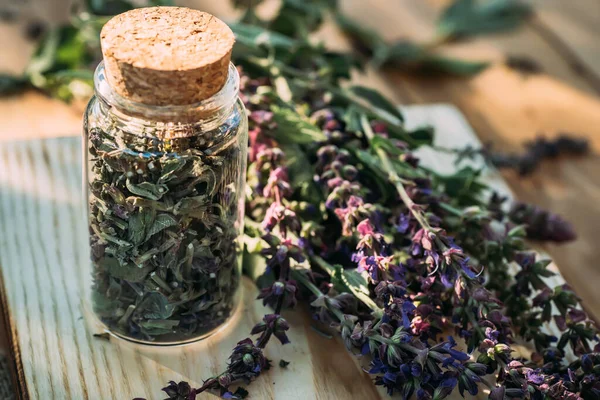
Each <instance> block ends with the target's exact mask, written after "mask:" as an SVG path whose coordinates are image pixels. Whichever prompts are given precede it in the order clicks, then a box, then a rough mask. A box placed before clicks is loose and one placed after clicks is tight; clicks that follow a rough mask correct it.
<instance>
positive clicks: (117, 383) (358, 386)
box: [0, 106, 507, 399]
mask: <svg viewBox="0 0 600 400" xmlns="http://www.w3.org/2000/svg"><path fill="white" fill-rule="evenodd" d="M405 111H406V114H407V121H408V122H409V124H411V125H420V124H423V123H428V124H433V125H434V126H435V127H436V129H437V130H438V132H439V138H438V144H440V145H445V146H448V145H449V146H452V145H455V144H456V140H457V139H458V141H459V142H460V143H461V144H473V145H475V146H476V145H477V144H478V141H477V138H476V136H475V134H474V133H473V131H472V130H471V129H470V128H469V126H468V124H467V123H466V122H465V120H464V118H462V117H461V115H460V113H459V112H458V111H457V110H456V109H455V108H453V107H449V106H433V107H419V106H417V107H410V108H407V109H406V110H405ZM421 156H422V157H423V159H425V160H429V161H428V162H429V164H430V165H431V166H432V167H434V168H441V169H443V170H445V171H448V170H449V169H451V168H453V163H452V160H451V159H448V158H445V157H439V156H437V155H436V156H432V155H431V154H429V155H428V154H427V152H423V153H422V154H421ZM426 162H427V161H426ZM80 171H81V164H80V142H79V140H78V139H75V138H72V139H51V140H36V141H19V142H3V143H0V187H2V188H3V190H2V191H1V193H0V229H1V231H0V266H1V269H2V279H3V280H4V282H10V284H9V285H7V286H5V288H4V289H5V292H6V296H7V312H8V315H9V323H10V328H11V331H12V332H13V335H12V349H13V352H14V356H15V357H17V360H18V362H19V365H21V366H22V371H23V376H22V377H21V378H22V379H23V380H22V382H21V384H22V389H23V390H24V393H25V395H26V398H29V399H67V398H68V399H128V398H133V397H136V396H141V397H146V398H148V399H155V398H160V388H161V387H162V386H164V384H165V383H166V382H167V381H168V380H175V381H178V380H181V379H185V380H188V381H190V382H192V383H193V384H195V385H200V384H201V381H202V379H203V378H207V377H209V376H212V375H214V374H217V373H219V372H220V371H221V370H222V369H224V368H225V366H226V359H227V357H228V355H229V353H230V351H231V349H232V348H233V346H234V344H235V343H236V342H237V341H238V340H241V339H243V338H244V337H245V335H246V334H247V333H248V332H249V331H250V329H251V328H252V326H253V325H254V324H255V323H256V322H258V321H259V320H260V318H261V317H262V315H264V314H265V313H266V312H267V310H266V309H265V308H264V307H263V306H262V305H261V302H259V301H256V300H255V298H256V295H257V290H256V289H255V287H254V286H253V284H252V283H251V282H250V281H248V280H245V281H244V302H243V309H242V310H241V312H239V313H237V314H236V316H235V317H234V319H233V321H232V322H230V323H229V324H228V326H227V327H226V328H225V329H224V330H222V331H221V332H219V333H217V334H216V335H214V336H213V337H211V338H209V339H207V340H205V341H202V342H200V343H196V344H192V345H188V346H184V347H167V348H165V347H156V348H155V347H147V346H140V345H134V344H131V343H129V342H124V341H121V340H111V341H110V342H108V341H104V340H101V339H97V338H94V337H93V336H92V334H93V333H95V332H100V331H101V329H100V327H98V326H96V325H94V323H93V321H92V319H91V318H90V315H89V313H88V312H87V311H86V301H85V299H86V296H87V288H88V287H89V279H88V272H89V269H88V268H89V264H88V258H87V257H88V254H87V251H88V245H87V236H86V226H85V225H84V221H85V219H84V218H82V215H83V207H82V206H83V204H82V203H83V200H82V199H81V195H80V193H81V190H80V185H81V172H80ZM490 179H492V180H494V182H495V185H496V186H497V188H498V190H500V191H502V192H504V193H507V188H506V185H505V184H504V183H503V182H502V180H498V175H497V174H496V175H493V174H492V175H490ZM285 317H286V318H287V319H288V320H289V322H290V324H291V326H292V328H291V330H290V339H291V341H292V344H291V345H287V346H280V345H279V344H277V343H272V344H270V345H269V346H268V347H267V349H266V355H267V357H269V358H271V359H273V360H274V362H275V366H274V367H273V369H272V370H271V371H269V372H268V373H265V374H264V375H263V376H262V377H260V378H259V379H258V380H257V381H256V382H255V383H253V384H252V386H251V393H252V398H256V399H275V398H277V399H304V398H318V399H341V398H352V397H353V398H360V399H380V398H385V395H384V394H383V393H382V392H381V391H378V390H377V389H376V388H375V387H374V386H373V385H372V382H371V380H370V379H369V377H368V375H367V374H366V373H364V372H363V371H362V370H361V369H360V367H358V364H357V363H355V362H354V361H353V359H354V357H353V356H351V355H350V354H349V353H348V352H347V351H346V349H345V348H344V346H343V345H342V343H340V342H339V341H332V340H330V339H327V338H325V337H323V336H321V335H319V334H318V333H317V332H316V331H315V330H313V329H312V328H311V323H312V322H311V319H310V317H309V316H308V313H307V312H305V310H302V309H299V310H295V311H290V312H288V313H286V314H285ZM280 359H285V360H288V361H291V364H290V366H289V367H288V368H287V369H282V368H280V367H279V366H277V363H278V362H279V360H280ZM201 398H210V397H209V395H206V396H201Z"/></svg>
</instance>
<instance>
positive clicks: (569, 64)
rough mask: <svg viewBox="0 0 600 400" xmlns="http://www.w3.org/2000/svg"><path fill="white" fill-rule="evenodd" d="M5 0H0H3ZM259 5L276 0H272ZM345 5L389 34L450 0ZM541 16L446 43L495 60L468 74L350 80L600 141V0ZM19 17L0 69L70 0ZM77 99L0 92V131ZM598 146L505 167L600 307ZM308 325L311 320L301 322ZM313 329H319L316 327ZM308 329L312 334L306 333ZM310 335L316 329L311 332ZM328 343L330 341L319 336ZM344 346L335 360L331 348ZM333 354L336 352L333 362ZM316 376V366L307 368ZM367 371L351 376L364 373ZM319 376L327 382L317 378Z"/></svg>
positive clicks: (511, 128) (528, 134)
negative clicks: (565, 226)
mask: <svg viewBox="0 0 600 400" xmlns="http://www.w3.org/2000/svg"><path fill="white" fill-rule="evenodd" d="M2 1H5V0H0V5H1V4H3V3H2ZM225 3H227V2H225V1H221V2H214V1H209V0H204V1H202V0H196V1H193V0H188V1H181V2H179V4H182V5H190V6H193V7H197V8H201V9H204V10H206V11H209V12H213V13H215V14H216V15H218V16H221V17H224V18H225V19H227V18H231V16H232V13H233V11H232V9H231V8H230V7H229V6H228V5H227V4H225ZM266 3H267V4H266V5H265V6H266V7H268V6H270V5H271V6H272V4H269V3H272V2H270V1H267V2H266ZM341 3H343V10H344V12H346V13H347V14H348V15H350V16H352V17H354V18H357V19H359V20H360V21H362V22H363V23H364V24H366V25H369V26H371V27H373V28H374V29H376V30H378V31H379V32H380V33H381V34H382V35H383V36H385V37H386V38H387V39H390V40H393V39H397V38H401V37H408V38H414V39H420V40H424V39H427V38H430V37H431V36H432V35H433V29H434V28H433V21H434V20H435V17H436V15H437V14H438V12H439V10H440V9H441V8H442V7H443V6H444V5H445V4H446V3H447V1H442V0H418V1H415V0H395V1H390V0H369V1H365V0H344V1H342V2H341ZM534 3H535V4H536V16H535V18H533V19H532V21H530V22H528V23H527V24H526V25H525V27H524V28H522V29H520V30H518V31H516V32H514V33H510V34H507V35H502V36H498V35H494V36H487V37H485V38H481V39H477V40H475V41H472V42H469V43H463V44H456V45H452V46H451V47H450V48H449V49H448V52H450V53H451V54H454V55H461V56H464V57H470V58H481V59H493V60H497V61H498V64H497V65H495V66H494V67H492V68H489V69H488V70H486V71H485V72H483V73H482V74H480V75H478V76H477V77H475V78H472V79H468V80H467V79H453V78H442V79H431V78H429V79H425V78H415V77H411V76H408V75H405V74H402V73H399V72H395V71H385V72H383V73H375V72H373V71H369V72H368V73H367V75H366V76H357V77H356V80H358V81H361V82H363V83H368V84H369V85H371V86H375V87H377V88H379V89H381V90H382V91H384V92H385V93H386V94H387V95H388V96H389V97H390V98H392V99H394V100H395V101H397V102H399V103H404V104H414V103H417V104H418V103H431V102H449V103H453V104H455V105H456V106H457V107H459V108H460V110H461V111H462V112H463V113H464V114H465V115H466V117H467V119H468V121H469V123H470V124H471V125H472V126H473V127H474V128H475V130H476V132H477V134H478V135H479V137H480V138H481V140H482V141H484V142H485V141H493V142H494V143H495V144H496V146H497V148H499V149H503V150H516V149H518V148H519V146H520V144H521V143H522V142H523V141H525V140H527V139H531V138H533V137H535V136H536V135H537V134H539V133H546V134H548V135H553V134H555V133H557V132H561V131H566V132H572V133H576V134H581V135H585V136H587V137H588V138H589V139H590V141H591V143H592V146H593V148H594V150H595V152H598V151H599V150H600V100H599V98H598V95H600V24H599V23H598V22H600V2H598V0H572V1H568V2H567V1H564V0H544V1H536V2H534ZM28 4H29V5H28V6H27V8H28V9H29V10H28V12H27V13H26V15H27V17H23V18H21V19H20V20H19V22H18V23H15V24H10V25H8V24H0V49H1V50H0V71H1V72H3V71H12V72H18V71H20V70H22V68H23V67H24V65H25V63H26V62H27V59H28V57H29V54H30V53H31V51H32V49H33V46H32V44H31V43H29V42H27V41H26V40H25V39H24V38H23V35H22V31H23V24H24V23H25V22H27V21H28V20H30V19H31V18H34V17H37V18H47V19H48V21H51V22H56V21H60V20H64V19H65V18H66V15H67V11H68V1H66V0H65V1H60V0H56V1H47V0H30V1H29V2H28ZM320 36H321V37H322V38H324V39H325V40H326V41H327V42H328V43H329V44H330V45H331V46H333V47H341V48H344V47H345V46H346V42H345V41H344V39H343V38H342V37H341V36H340V34H339V32H337V31H336V30H335V28H333V27H332V26H331V25H330V24H329V25H327V26H325V27H324V28H323V30H322V32H321V34H320ZM507 53H510V54H516V55H527V56H529V57H532V58H533V59H535V60H536V61H538V62H539V63H540V64H541V65H542V67H543V68H544V71H545V72H544V73H543V74H540V75H534V76H524V75H522V74H520V73H517V72H514V71H511V70H509V69H507V68H506V67H504V66H502V65H501V60H502V59H503V57H504V55H505V54H507ZM80 125H81V109H79V108H77V107H69V106H66V105H64V104H61V103H59V102H56V101H53V100H51V99H48V98H45V97H44V96H41V95H39V94H37V93H34V92H30V93H26V94H24V95H19V96H13V97H10V98H4V99H0V140H2V141H5V140H6V141H11V140H15V139H31V138H41V137H58V136H66V135H78V134H79V132H80ZM597 171H600V158H598V156H595V155H594V156H589V157H585V158H581V159H577V160H565V161H561V162H551V163H545V164H544V165H542V167H541V168H540V170H538V171H537V172H536V173H535V174H533V175H532V176H530V177H528V178H519V177H517V176H516V175H514V174H512V173H505V174H504V178H505V179H506V181H507V182H508V183H509V186H510V187H511V189H512V190H513V192H514V193H515V194H516V196H517V198H519V199H521V200H524V201H528V202H532V203H535V204H538V205H541V206H543V207H546V208H550V209H552V210H553V211H555V212H558V213H560V214H562V215H563V216H565V217H566V218H567V219H569V220H570V221H571V222H572V223H573V224H574V226H575V228H576V230H577V232H578V234H579V239H578V240H577V241H576V242H574V243H571V244H568V245H563V246H545V247H544V250H545V251H547V252H548V253H550V254H551V255H552V257H553V259H554V260H555V261H556V263H557V264H558V266H559V268H560V270H561V272H562V274H563V275H564V277H565V278H566V280H567V281H568V282H569V283H570V284H571V285H572V286H573V288H574V289H575V290H576V292H577V293H578V294H579V295H580V296H581V297H582V299H583V301H584V305H585V306H586V308H587V309H588V310H589V311H591V312H592V313H593V314H595V316H596V317H597V318H598V317H600V292H599V291H598V290H597V286H598V283H600V268H597V267H596V259H595V256H596V255H597V253H598V250H597V248H598V246H597V245H596V238H597V237H598V236H599V234H600V204H598V199H600V175H599V174H598V173H597ZM307 331H308V330H307ZM315 336H316V335H315ZM311 340H312V339H311ZM314 340H319V339H318V338H317V337H315V338H314ZM324 346H327V345H326V344H325V345H324ZM342 354H343V349H341V352H340V351H334V356H333V357H332V358H330V357H329V355H328V356H327V357H326V358H324V359H322V360H316V361H315V364H314V365H313V367H314V368H315V369H317V370H318V369H331V368H335V365H336V363H337V364H339V363H340V362H342V363H343V362H347V361H348V360H349V358H348V357H345V356H342ZM336 355H337V356H339V361H336V358H335V356H336ZM332 362H333V364H331V363H332ZM314 376H318V374H314ZM363 381H366V379H365V380H362V381H361V380H360V378H359V379H358V380H357V381H356V382H357V385H358V382H363ZM321 384H325V382H321Z"/></svg>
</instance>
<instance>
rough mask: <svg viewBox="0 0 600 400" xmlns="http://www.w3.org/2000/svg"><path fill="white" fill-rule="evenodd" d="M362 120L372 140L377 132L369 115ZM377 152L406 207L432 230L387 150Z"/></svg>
mask: <svg viewBox="0 0 600 400" xmlns="http://www.w3.org/2000/svg"><path fill="white" fill-rule="evenodd" d="M360 122H361V126H362V128H363V131H364V134H365V136H366V137H367V139H368V140H369V142H371V141H372V140H373V139H374V138H375V133H373V130H372V129H371V125H370V124H369V120H368V119H367V116H366V115H364V114H363V115H362V116H361V118H360ZM375 152H376V153H377V156H378V157H379V159H380V160H381V163H382V164H383V169H384V170H385V172H386V173H387V174H388V179H389V180H390V182H392V183H393V184H394V186H395V187H396V191H397V192H398V194H399V195H400V199H401V200H402V202H403V203H404V204H405V205H406V207H407V208H408V209H409V211H410V212H411V213H412V215H413V216H414V217H415V219H416V220H417V222H418V223H419V225H421V227H422V228H423V229H425V230H426V231H431V226H430V225H429V222H427V220H426V219H425V216H424V215H423V214H422V213H421V212H420V211H419V210H418V206H417V205H416V204H415V203H414V201H412V199H411V198H410V196H409V195H408V192H407V191H406V188H405V187H404V184H403V181H404V180H403V179H402V178H400V177H399V176H398V174H397V173H396V171H395V169H394V166H393V165H392V161H391V160H390V158H389V156H388V155H387V153H386V152H385V150H383V149H382V148H380V147H377V148H375ZM404 182H406V181H404Z"/></svg>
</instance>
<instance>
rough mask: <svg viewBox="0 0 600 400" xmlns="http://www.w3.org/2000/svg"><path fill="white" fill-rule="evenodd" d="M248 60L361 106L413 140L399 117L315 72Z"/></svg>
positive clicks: (250, 58) (277, 63)
mask: <svg viewBox="0 0 600 400" xmlns="http://www.w3.org/2000/svg"><path fill="white" fill-rule="evenodd" d="M248 61H249V62H250V63H252V64H254V65H256V66H258V67H261V68H265V69H267V70H268V71H272V69H273V67H276V68H277V71H278V72H282V73H285V74H287V75H289V76H291V77H294V78H298V79H299V80H298V81H295V83H296V84H297V85H299V86H304V87H318V88H320V89H323V90H326V91H328V92H331V93H333V94H334V95H336V96H338V97H340V98H342V99H344V100H346V101H348V102H350V103H352V104H354V105H356V106H358V107H359V108H361V109H362V110H363V111H364V112H366V113H368V114H369V115H371V116H373V117H375V118H377V119H380V120H382V121H384V122H386V123H388V124H390V125H393V126H394V127H396V128H397V129H398V130H400V131H402V132H404V136H405V140H406V142H408V143H414V140H413V139H412V138H411V137H410V135H409V134H408V133H407V132H406V131H405V130H404V127H403V124H402V121H401V120H400V119H399V118H397V117H395V116H394V115H392V114H391V113H389V112H387V111H385V110H382V109H379V108H377V107H374V106H373V105H371V104H369V103H367V102H365V101H364V100H362V99H361V98H359V97H358V96H355V95H353V94H352V93H350V92H348V91H346V90H343V89H340V88H338V87H336V86H334V85H332V84H330V83H329V82H326V81H323V80H321V79H319V77H318V76H317V75H315V74H311V73H306V72H304V71H301V70H298V69H296V68H293V67H290V66H289V65H286V64H284V63H282V62H280V61H277V60H268V59H264V58H258V57H249V58H248Z"/></svg>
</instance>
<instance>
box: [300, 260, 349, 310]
mask: <svg viewBox="0 0 600 400" xmlns="http://www.w3.org/2000/svg"><path fill="white" fill-rule="evenodd" d="M292 276H293V277H294V279H296V280H297V281H298V282H300V283H301V284H302V285H304V287H305V288H307V289H308V290H310V291H311V292H312V293H313V294H314V295H315V296H317V297H321V296H325V294H323V292H321V291H320V290H319V288H318V287H316V286H315V284H314V283H312V282H311V281H309V280H308V279H307V278H306V276H304V274H303V273H301V272H300V271H297V270H295V269H292ZM327 309H328V310H329V311H331V312H332V313H333V314H334V315H335V316H336V318H337V319H338V320H339V321H340V322H344V320H345V318H344V314H343V313H342V312H341V311H340V310H338V309H337V308H333V307H331V308H329V307H328V308H327Z"/></svg>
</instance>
